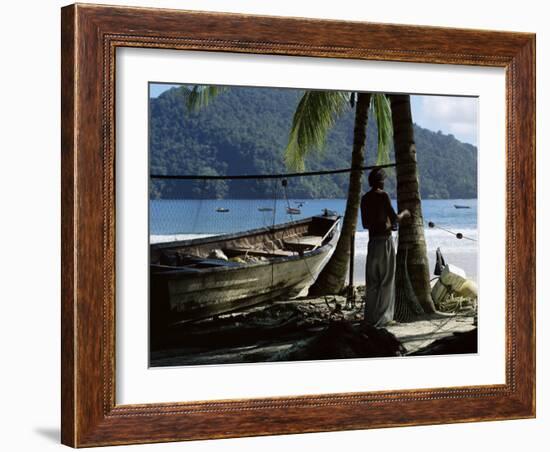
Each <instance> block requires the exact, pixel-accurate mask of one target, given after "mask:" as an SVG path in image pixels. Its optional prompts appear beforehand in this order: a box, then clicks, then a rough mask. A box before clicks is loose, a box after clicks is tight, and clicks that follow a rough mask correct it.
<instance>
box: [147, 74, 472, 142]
mask: <svg viewBox="0 0 550 452" xmlns="http://www.w3.org/2000/svg"><path fill="white" fill-rule="evenodd" d="M176 86H178V85H169V84H158V83H151V84H150V96H151V97H158V96H159V95H160V94H162V93H163V92H164V91H166V90H168V89H170V88H173V87H176ZM477 108H478V99H477V98H476V97H453V96H429V95H411V110H412V116H413V121H414V122H415V123H416V124H418V125H419V126H421V127H424V128H426V129H429V130H433V131H434V132H437V131H439V130H440V131H441V132H442V133H444V134H452V135H454V136H455V138H456V139H458V140H460V141H463V142H465V143H470V144H473V145H474V146H477V119H478V117H477Z"/></svg>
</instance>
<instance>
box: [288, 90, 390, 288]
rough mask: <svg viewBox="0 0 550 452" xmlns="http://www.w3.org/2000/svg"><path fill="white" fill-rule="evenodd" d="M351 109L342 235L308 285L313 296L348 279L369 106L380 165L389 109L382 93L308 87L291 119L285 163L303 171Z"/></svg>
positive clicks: (386, 141)
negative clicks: (327, 259)
mask: <svg viewBox="0 0 550 452" xmlns="http://www.w3.org/2000/svg"><path fill="white" fill-rule="evenodd" d="M348 106H351V108H355V120H354V129H353V149H352V155H351V168H352V171H351V172H350V175H349V185H348V197H347V201H346V210H345V213H344V219H343V224H342V231H341V233H340V239H339V240H338V244H337V245H336V249H335V250H334V253H333V255H332V257H331V259H330V260H329V262H328V263H327V265H326V266H325V267H324V269H323V271H322V272H321V274H320V275H319V277H318V278H317V281H316V282H315V284H314V285H313V286H312V287H311V288H310V293H311V294H314V295H319V294H327V293H339V292H341V291H342V289H343V288H344V285H345V281H346V275H347V269H348V265H349V259H350V246H351V241H352V237H353V233H354V232H355V230H356V227H357V214H358V211H359V204H360V198H361V178H362V175H363V174H362V171H361V170H360V168H361V167H362V166H363V165H364V162H365V142H366V128H367V121H368V113H369V107H370V108H371V109H372V110H373V112H374V114H375V118H376V121H377V125H378V157H377V161H378V163H382V162H383V161H384V160H387V155H388V149H389V141H390V137H391V134H392V132H391V110H390V106H389V102H388V100H387V99H386V97H385V96H384V95H383V94H371V93H355V92H353V93H349V92H340V91H306V92H305V93H304V95H303V96H302V98H301V100H300V102H299V104H298V107H297V108H296V112H295V113H294V117H293V120H292V128H291V132H290V137H289V142H288V145H287V148H286V150H285V161H286V163H287V165H288V166H289V167H291V168H292V169H295V170H303V168H304V165H305V159H306V157H307V155H308V154H310V153H311V152H315V151H320V150H322V148H323V145H324V143H325V139H326V136H327V134H328V131H329V130H330V128H331V127H332V126H333V125H334V122H335V120H336V118H337V117H338V116H339V115H340V114H341V113H342V112H343V111H344V110H345V108H346V107H348Z"/></svg>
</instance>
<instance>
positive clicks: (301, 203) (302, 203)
mask: <svg viewBox="0 0 550 452" xmlns="http://www.w3.org/2000/svg"><path fill="white" fill-rule="evenodd" d="M294 204H296V205H297V206H298V207H302V206H303V205H304V204H305V201H294Z"/></svg>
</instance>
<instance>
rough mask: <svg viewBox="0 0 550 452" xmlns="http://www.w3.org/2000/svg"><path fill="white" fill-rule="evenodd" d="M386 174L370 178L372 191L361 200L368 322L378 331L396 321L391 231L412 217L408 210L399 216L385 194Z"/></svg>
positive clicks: (376, 172) (377, 172)
mask: <svg viewBox="0 0 550 452" xmlns="http://www.w3.org/2000/svg"><path fill="white" fill-rule="evenodd" d="M385 179H386V173H385V172H384V170H383V169H378V168H375V169H374V170H372V171H371V172H370V174H369V185H370V187H371V189H370V191H368V192H367V193H365V194H364V195H363V197H362V198H361V221H362V223H363V228H364V229H368V230H369V245H368V250H367V269H366V281H365V284H366V300H365V322H366V323H368V324H369V325H372V326H375V327H381V326H384V325H387V324H388V323H389V322H391V321H392V320H393V314H394V310H395V249H394V246H393V239H392V230H396V229H397V223H399V222H400V221H401V220H403V219H404V218H408V217H410V215H411V214H410V212H409V211H408V210H407V209H405V210H403V211H402V212H401V213H399V214H396V213H395V211H394V210H393V207H392V205H391V200H390V197H389V195H388V193H386V192H385V191H384V180H385Z"/></svg>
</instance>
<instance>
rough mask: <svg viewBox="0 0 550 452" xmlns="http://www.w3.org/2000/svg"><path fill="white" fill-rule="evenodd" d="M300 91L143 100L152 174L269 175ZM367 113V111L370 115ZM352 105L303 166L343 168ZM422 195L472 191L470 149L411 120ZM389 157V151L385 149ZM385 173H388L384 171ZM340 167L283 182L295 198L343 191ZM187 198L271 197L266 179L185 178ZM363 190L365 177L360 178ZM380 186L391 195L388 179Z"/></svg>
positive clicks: (277, 164) (372, 132) (161, 187)
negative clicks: (192, 105)
mask: <svg viewBox="0 0 550 452" xmlns="http://www.w3.org/2000/svg"><path fill="white" fill-rule="evenodd" d="M303 94H304V91H302V90H289V89H271V88H270V89H258V88H236V87H235V88H232V89H230V90H227V91H226V92H224V93H223V95H220V96H217V97H216V98H215V99H212V100H211V105H210V106H209V107H208V108H203V109H201V110H200V111H197V112H189V111H188V109H187V102H186V99H185V96H187V94H186V93H184V92H183V91H182V90H178V89H172V90H169V91H167V92H165V93H163V94H162V95H161V96H159V97H158V98H156V99H151V101H150V115H151V122H150V165H151V173H152V174H212V175H214V174H219V175H224V174H269V173H285V172H287V169H286V166H285V161H284V150H285V148H286V145H287V143H288V137H289V132H290V128H291V122H292V117H293V114H294V112H295V111H296V107H297V105H298V102H299V100H300V98H301V97H302V95H303ZM371 116H372V115H371ZM353 118H354V109H352V108H351V107H349V108H346V110H345V112H344V113H343V114H342V115H341V116H340V117H339V118H338V119H337V120H336V121H335V124H334V126H333V127H332V129H331V130H330V132H329V134H328V136H327V139H326V145H325V147H324V150H323V151H322V152H320V153H312V154H311V155H310V156H308V158H307V160H306V170H307V171H315V170H326V169H339V168H348V167H349V165H350V161H351V152H352V146H353V123H354V121H353ZM414 133H415V139H416V148H417V153H418V167H419V171H420V185H421V195H422V197H423V198H424V199H428V198H473V197H476V196H477V183H476V179H477V149H476V148H475V147H474V146H471V145H469V144H465V143H461V142H459V141H458V140H456V139H455V138H454V137H453V136H452V135H444V134H442V133H435V132H432V131H429V130H427V129H423V128H421V127H417V126H415V129H414ZM376 148H377V132H376V121H375V120H374V118H372V117H371V118H369V124H368V127H367V152H366V161H367V164H374V163H375V161H376ZM390 160H391V161H393V151H390ZM390 173H391V172H390ZM348 180H349V177H348V175H347V174H338V175H332V176H323V177H310V178H300V179H296V180H293V183H291V184H289V192H288V193H289V196H290V197H294V198H345V197H346V196H347V184H348ZM181 187H182V184H181V183H177V182H171V181H159V180H154V181H152V184H151V196H152V197H154V198H159V197H162V198H174V197H181V196H182V189H181ZM185 187H186V191H185V196H186V197H217V198H221V197H227V198H262V197H266V198H270V197H271V196H272V193H271V191H269V190H266V188H267V187H269V185H268V184H266V183H265V182H263V183H255V182H254V181H251V182H250V183H248V184H231V183H228V182H226V181H208V182H193V183H186V184H185ZM364 188H365V189H366V188H367V187H366V181H365V187H364ZM387 189H388V191H389V192H390V194H392V195H393V196H395V178H394V176H393V175H391V176H390V178H389V180H388V182H387Z"/></svg>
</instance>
